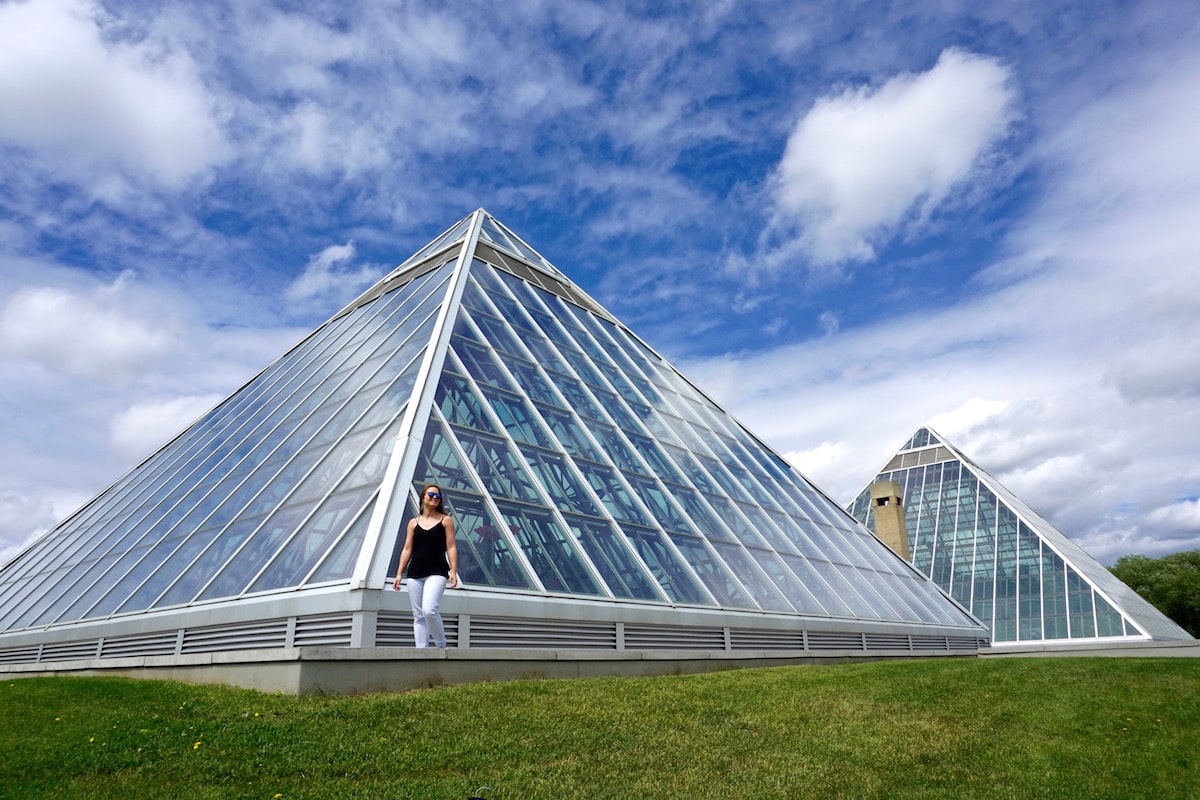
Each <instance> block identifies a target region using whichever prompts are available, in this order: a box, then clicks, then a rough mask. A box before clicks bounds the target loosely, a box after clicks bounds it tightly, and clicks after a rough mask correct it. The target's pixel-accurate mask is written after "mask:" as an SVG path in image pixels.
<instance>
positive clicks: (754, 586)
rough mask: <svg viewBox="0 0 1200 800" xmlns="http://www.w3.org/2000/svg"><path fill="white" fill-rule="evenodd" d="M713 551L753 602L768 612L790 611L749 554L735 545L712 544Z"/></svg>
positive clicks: (785, 601)
mask: <svg viewBox="0 0 1200 800" xmlns="http://www.w3.org/2000/svg"><path fill="white" fill-rule="evenodd" d="M713 549H714V550H716V551H717V554H718V555H720V556H721V558H722V559H723V560H724V561H725V563H726V564H728V565H729V566H730V568H731V569H732V570H733V572H734V574H735V575H737V577H738V580H739V581H741V583H742V585H743V586H745V587H746V589H747V590H748V591H749V592H750V594H751V595H752V596H753V598H754V601H755V602H756V603H757V604H758V605H759V606H760V607H762V608H765V609H767V610H768V611H792V610H793V609H792V606H791V604H790V603H788V601H787V600H785V599H783V595H781V594H779V590H778V589H776V588H775V585H774V584H773V583H771V581H770V580H768V579H767V576H766V575H764V574H762V572H761V571H760V570H759V568H758V566H757V565H756V564H755V563H754V562H753V561H752V560H751V559H750V556H749V554H748V553H747V552H746V551H744V550H742V549H741V548H739V547H737V546H736V545H732V544H727V545H721V544H714V545H713Z"/></svg>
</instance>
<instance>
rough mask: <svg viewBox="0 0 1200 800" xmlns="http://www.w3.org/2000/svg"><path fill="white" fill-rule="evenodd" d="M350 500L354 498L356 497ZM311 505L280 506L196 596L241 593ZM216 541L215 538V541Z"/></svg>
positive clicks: (205, 596)
mask: <svg viewBox="0 0 1200 800" xmlns="http://www.w3.org/2000/svg"><path fill="white" fill-rule="evenodd" d="M364 494H365V492H364ZM354 499H355V500H357V498H354ZM315 506H316V503H315V502H311V503H304V504H303V505H299V506H292V507H291V508H284V509H280V510H279V511H276V512H275V513H274V514H272V515H271V516H270V517H269V518H268V519H267V521H266V522H265V523H264V524H263V526H262V527H261V528H259V529H258V530H257V531H255V533H254V535H253V536H252V537H250V541H249V543H248V544H247V545H246V546H245V547H244V548H243V549H242V550H241V552H239V553H238V554H237V555H235V556H234V557H233V560H232V561H230V562H229V564H228V565H226V567H225V568H224V569H223V570H222V571H221V574H220V575H219V576H218V577H217V579H216V580H214V581H213V582H212V583H211V584H210V585H209V587H208V588H207V589H205V590H204V591H203V592H202V593H201V595H200V599H201V600H212V599H215V598H217V597H234V596H236V595H239V594H241V593H242V591H243V590H244V589H245V588H246V585H247V584H249V583H250V581H251V579H252V578H253V577H254V576H255V575H256V574H257V573H258V571H259V570H260V569H262V568H263V566H264V565H266V563H267V561H268V560H269V559H270V558H271V556H273V555H275V553H276V552H277V551H278V549H279V548H280V547H281V546H282V545H283V543H284V542H285V541H286V540H287V538H288V537H289V536H291V535H292V534H293V533H295V531H296V529H297V528H298V527H299V525H300V523H301V521H302V520H303V519H304V518H305V517H307V516H308V515H309V513H310V512H311V511H312V510H313V508H314V507H315ZM220 543H221V542H220V540H218V544H220ZM210 552H211V551H210ZM205 555H206V556H207V555H208V554H207V553H206V554H205Z"/></svg>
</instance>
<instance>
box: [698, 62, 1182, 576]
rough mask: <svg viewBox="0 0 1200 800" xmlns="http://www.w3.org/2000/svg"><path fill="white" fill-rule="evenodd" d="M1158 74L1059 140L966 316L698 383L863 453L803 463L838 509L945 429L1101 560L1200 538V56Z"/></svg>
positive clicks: (783, 438)
mask: <svg viewBox="0 0 1200 800" xmlns="http://www.w3.org/2000/svg"><path fill="white" fill-rule="evenodd" d="M1154 66H1155V68H1156V71H1155V72H1154V73H1152V74H1149V75H1145V76H1140V77H1139V80H1136V81H1135V80H1130V81H1129V82H1128V83H1127V84H1125V85H1123V86H1121V87H1120V90H1119V91H1113V92H1111V93H1110V94H1107V95H1104V96H1102V97H1100V98H1099V99H1098V100H1097V101H1096V103H1095V104H1094V105H1093V106H1091V107H1090V108H1086V109H1084V110H1083V111H1082V112H1081V113H1079V114H1078V115H1077V116H1075V117H1074V118H1072V119H1068V120H1066V121H1065V122H1064V125H1063V127H1061V128H1059V129H1057V130H1054V131H1052V132H1049V138H1047V139H1046V140H1044V141H1043V142H1042V143H1041V147H1040V148H1039V149H1038V150H1037V151H1036V154H1037V155H1038V156H1039V158H1040V173H1039V174H1040V176H1041V177H1042V178H1043V179H1044V180H1045V181H1046V183H1045V194H1044V195H1043V197H1042V199H1041V200H1040V202H1037V203H1035V204H1034V205H1033V206H1032V207H1031V208H1030V209H1029V210H1028V212H1027V216H1026V217H1025V218H1024V219H1023V220H1020V221H1018V222H1017V224H1016V225H1015V226H1014V227H1013V229H1012V233H1011V234H1010V235H1009V236H1008V238H1007V242H1006V245H1007V251H1008V253H1009V255H1008V256H1006V261H1005V262H1004V263H1003V264H1002V265H999V266H998V268H997V272H996V274H995V275H993V276H990V277H994V278H995V279H996V280H994V281H992V282H980V284H979V285H978V291H976V292H973V293H972V294H971V295H970V296H968V297H967V299H965V300H964V301H962V302H961V303H959V304H958V305H955V306H950V307H945V308H941V309H933V310H926V311H923V312H921V313H913V314H910V315H909V316H907V317H897V318H890V319H885V320H882V321H878V322H873V323H870V324H867V325H864V326H860V327H855V328H847V327H845V326H844V327H843V329H842V330H840V331H839V333H838V335H837V336H834V337H829V338H822V339H815V340H813V341H811V342H808V343H803V344H798V345H792V346H789V347H784V348H779V349H777V350H774V351H770V352H764V353H761V354H759V355H757V356H755V357H753V358H746V359H741V360H739V361H736V362H735V361H732V360H730V359H728V358H722V359H719V360H717V361H715V362H711V363H708V364H696V365H685V366H684V369H685V372H687V373H688V374H689V375H691V376H692V377H693V378H694V379H695V380H696V382H697V384H698V385H700V386H704V387H706V388H707V387H709V386H710V383H709V381H708V380H707V377H706V375H707V374H711V375H712V376H714V377H715V378H717V380H716V381H715V382H714V384H713V385H715V386H717V387H718V389H717V391H716V393H715V396H716V397H717V399H718V400H719V401H720V402H722V403H723V405H725V407H727V408H731V409H733V410H734V411H735V413H737V414H738V416H739V417H740V418H741V419H743V420H744V421H745V422H746V424H747V425H748V426H749V427H751V428H752V429H753V430H755V431H756V432H757V433H759V434H760V435H761V436H762V437H763V438H764V440H766V441H769V442H773V443H776V444H777V445H778V446H780V447H781V449H790V450H793V451H796V452H801V453H803V452H806V451H808V450H814V451H815V452H816V453H818V454H819V453H821V452H823V451H822V447H823V446H818V447H816V448H814V447H813V446H812V443H814V442H828V441H835V440H836V441H840V442H843V443H844V445H845V448H846V452H847V453H849V454H852V457H851V458H848V459H841V458H832V457H829V458H816V459H809V460H808V461H807V462H806V463H808V464H809V467H810V470H809V472H808V474H809V476H810V477H811V478H813V479H814V480H815V481H816V482H817V483H818V484H819V485H821V486H822V487H823V488H825V489H827V490H828V491H830V493H831V494H832V495H833V496H834V497H836V498H838V499H839V500H840V501H842V502H847V501H848V500H850V499H851V498H852V497H853V496H854V494H855V493H856V492H857V491H858V490H859V489H861V488H862V486H863V485H865V484H866V482H867V481H868V480H869V479H870V478H871V477H872V476H873V474H874V471H875V470H878V469H879V468H880V467H881V466H882V465H883V464H884V463H885V462H886V460H887V458H888V457H889V456H890V455H891V454H892V453H893V452H894V451H895V449H896V448H897V447H899V446H900V445H901V444H902V443H903V442H904V440H905V438H906V437H907V436H908V435H909V434H910V433H911V431H912V430H913V429H914V428H916V427H917V426H918V425H920V424H922V423H925V422H927V421H930V420H933V421H934V422H935V427H938V428H939V429H941V430H942V432H943V433H945V434H947V436H948V437H949V438H950V439H951V441H953V442H954V443H955V444H956V445H958V446H959V447H960V448H961V449H962V450H964V452H966V453H967V455H969V456H970V457H972V458H973V459H974V460H975V461H976V462H977V463H978V464H979V465H980V466H982V467H983V468H984V469H985V470H987V471H989V472H990V473H992V474H993V475H994V476H995V477H997V478H998V479H999V480H1000V481H1001V482H1002V483H1004V484H1006V485H1008V486H1009V487H1010V488H1011V489H1012V490H1013V491H1014V492H1016V493H1017V495H1018V496H1020V497H1021V498H1022V499H1023V500H1025V501H1026V502H1027V503H1028V504H1029V505H1030V506H1031V507H1032V508H1033V509H1034V510H1035V511H1038V512H1039V513H1041V514H1042V515H1043V516H1046V517H1047V518H1049V519H1050V521H1051V522H1053V523H1054V524H1055V525H1056V526H1057V527H1059V528H1060V529H1061V530H1062V531H1063V532H1065V533H1066V534H1067V535H1069V536H1072V537H1074V538H1078V539H1079V540H1080V541H1081V542H1083V543H1084V545H1085V546H1086V547H1087V548H1088V550H1089V551H1090V552H1092V553H1093V554H1094V555H1095V556H1096V557H1097V558H1100V559H1102V560H1104V561H1105V562H1106V563H1111V560H1112V559H1114V558H1115V557H1116V556H1118V555H1120V554H1122V553H1128V552H1144V553H1151V554H1161V553H1163V552H1169V551H1170V550H1172V549H1187V548H1195V547H1200V526H1196V525H1193V524H1192V523H1193V520H1194V518H1195V514H1196V510H1195V507H1194V506H1193V505H1192V504H1190V501H1189V503H1188V504H1181V503H1180V502H1179V501H1178V499H1177V498H1179V497H1194V496H1195V495H1196V493H1197V491H1198V490H1200V463H1198V462H1197V461H1196V459H1195V457H1194V454H1195V453H1196V452H1198V451H1200V406H1198V405H1197V404H1196V402H1195V398H1196V397H1197V396H1198V393H1200V382H1198V381H1197V378H1196V375H1197V374H1200V373H1198V368H1200V362H1198V361H1197V359H1198V358H1200V356H1198V355H1197V353H1198V352H1200V351H1198V350H1197V348H1195V347H1194V346H1192V345H1191V343H1193V342H1196V341H1200V316H1198V315H1197V314H1196V313H1195V302H1194V298H1195V297H1196V296H1198V295H1200V272H1198V271H1197V270H1196V268H1195V266H1196V264H1197V263H1200V229H1198V228H1197V227H1196V226H1195V225H1194V224H1190V223H1185V221H1184V220H1185V219H1195V218H1196V216H1197V215H1198V214H1200V162H1197V160H1196V159H1195V158H1194V157H1193V152H1192V151H1193V149H1194V148H1193V147H1192V146H1191V145H1190V144H1189V143H1188V142H1190V141H1191V138H1194V137H1189V136H1188V135H1185V134H1183V133H1181V131H1189V132H1191V133H1192V134H1196V135H1200V61H1197V60H1196V59H1195V58H1194V57H1192V56H1191V55H1188V56H1187V57H1185V58H1182V59H1180V58H1175V59H1172V58H1169V57H1166V55H1165V54H1159V56H1158V57H1156V60H1155V62H1154ZM1131 161H1132V162H1133V163H1136V164H1138V165H1139V169H1136V170H1131V169H1129V168H1128V164H1129V163H1130V162H1131ZM1013 267H1015V268H1013ZM1001 270H1003V274H1001ZM952 434H953V435H952ZM835 437H836V439H835ZM1154 509H1158V510H1157V511H1155V510H1154Z"/></svg>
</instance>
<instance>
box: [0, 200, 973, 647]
mask: <svg viewBox="0 0 1200 800" xmlns="http://www.w3.org/2000/svg"><path fill="white" fill-rule="evenodd" d="M425 482H436V483H439V484H440V485H441V486H442V487H443V490H444V493H445V497H446V506H447V509H448V510H449V511H450V512H451V513H452V514H453V515H454V517H455V520H456V522H457V529H458V552H459V574H460V576H461V578H462V580H463V582H464V588H462V589H461V590H451V591H450V592H448V593H447V597H446V599H445V601H444V603H443V614H444V616H445V617H446V621H447V629H448V633H449V635H450V639H451V646H452V647H453V646H458V647H489V646H491V647H555V648H584V647H597V648H608V649H615V650H622V649H638V648H641V649H651V648H698V649H713V650H721V649H725V650H731V649H738V648H751V647H753V648H760V649H761V648H778V649H801V650H804V649H819V648H821V647H830V648H833V647H838V648H844V647H850V648H852V649H896V648H900V649H950V650H953V649H964V650H974V649H976V648H977V647H978V645H979V644H980V643H981V642H985V641H986V639H987V632H986V630H985V629H984V628H983V627H982V626H981V625H980V624H979V623H978V621H977V620H975V619H973V618H971V617H970V615H969V614H967V613H966V612H965V611H964V610H963V609H962V608H961V607H959V606H958V605H956V604H955V603H954V602H952V601H951V600H950V599H949V598H948V597H947V596H946V595H945V594H943V593H942V592H941V591H940V590H939V589H938V588H937V587H936V586H935V585H934V584H933V583H932V582H931V581H929V580H928V579H926V578H925V577H924V576H923V575H921V574H920V573H918V572H917V571H915V570H913V569H912V568H911V567H910V566H909V565H908V564H906V563H905V562H903V561H902V560H901V559H899V558H897V557H896V556H894V555H893V554H892V553H891V551H890V550H888V549H887V548H885V547H884V546H882V545H881V544H880V543H879V542H878V541H877V540H875V539H874V538H873V537H872V536H871V535H870V533H868V531H867V530H866V529H865V528H863V527H862V526H860V525H859V524H858V523H857V522H855V521H854V520H853V519H852V518H851V517H850V516H849V515H848V514H846V513H845V511H844V510H842V509H841V508H840V507H838V506H837V504H836V503H834V502H833V501H832V500H830V499H829V498H828V497H827V496H826V495H825V494H823V493H822V492H821V491H819V490H818V489H816V488H815V487H814V486H813V485H812V484H811V483H809V482H808V481H807V480H806V479H805V478H804V477H803V476H802V475H800V474H798V473H797V472H796V471H795V470H794V469H793V468H792V467H791V466H789V465H788V464H787V463H786V462H785V461H784V460H783V459H781V458H780V457H779V456H778V455H776V454H775V453H774V452H773V451H771V450H770V449H769V448H768V447H767V446H765V445H764V444H763V443H762V442H761V441H759V440H758V439H757V438H756V437H755V436H754V435H753V434H751V433H750V432H749V431H748V430H746V428H744V427H743V426H742V425H740V424H739V423H738V422H737V421H736V420H734V419H733V418H732V417H731V416H730V415H729V414H728V413H726V412H725V411H724V410H723V409H721V408H720V407H719V406H718V405H717V404H715V403H714V402H712V401H711V400H710V399H709V398H708V397H707V396H705V395H704V393H703V392H701V391H700V390H698V389H697V388H696V387H695V386H694V385H692V384H691V383H690V382H689V381H688V380H687V379H686V378H684V377H683V376H682V375H681V374H680V373H679V372H678V371H676V370H675V369H674V368H673V367H672V366H671V365H670V364H668V363H667V362H666V361H665V360H664V359H663V358H662V357H661V356H659V355H658V354H657V353H656V352H654V351H653V350H652V349H650V348H649V347H648V346H647V345H646V344H644V343H643V342H642V341H641V340H640V339H639V338H638V337H637V336H636V335H634V334H633V333H632V332H631V331H629V330H628V329H627V328H626V327H625V326H623V325H622V324H621V323H620V322H618V321H617V320H616V319H615V318H614V317H613V316H612V315H611V314H610V313H608V312H607V311H606V310H605V309H604V308H602V307H601V306H600V305H599V304H597V303H596V302H595V301H594V300H592V299H591V298H590V297H588V296H587V295H586V294H584V293H583V292H582V291H581V290H580V289H579V288H578V287H576V286H575V285H574V284H573V283H572V282H571V281H570V280H568V279H567V278H566V276H564V275H563V274H562V273H561V272H559V271H558V270H557V269H556V268H555V267H553V266H552V265H551V264H550V263H549V262H547V261H546V260H545V259H544V258H542V256H540V255H539V254H538V253H537V252H535V251H534V250H533V249H532V248H530V247H529V246H528V245H527V244H525V243H524V242H523V241H522V240H521V239H519V238H518V237H517V236H516V235H514V234H513V233H512V232H510V231H509V230H508V229H506V228H505V227H504V226H503V225H501V224H500V223H499V222H497V221H496V220H495V219H494V218H493V217H491V216H490V215H489V214H487V213H486V212H484V211H483V210H482V209H481V210H479V211H476V212H474V213H473V214H471V215H470V216H468V217H466V218H465V219H463V220H461V221H460V222H458V223H457V224H456V225H454V226H452V227H451V228H450V229H449V230H447V231H446V232H445V233H444V234H442V235H441V236H439V237H438V238H437V239H435V240H434V241H433V242H431V243H430V244H429V245H427V246H426V247H425V248H423V249H422V250H421V251H420V252H418V253H417V254H416V255H414V256H413V257H412V258H410V259H409V260H408V261H406V262H405V263H404V264H402V265H401V266H399V267H398V268H397V269H395V270H394V271H392V272H391V273H390V274H389V275H387V276H386V277H385V278H384V279H383V280H381V281H380V282H379V283H378V284H377V285H376V286H374V287H372V288H371V289H370V290H368V291H367V292H365V293H364V294H362V295H361V296H360V297H358V298H357V299H356V300H354V301H353V302H352V303H350V304H349V305H348V306H346V308H344V309H342V310H341V311H340V312H339V313H338V314H336V315H335V316H334V317H333V318H332V319H330V320H329V321H328V322H326V323H325V324H324V325H322V326H321V327H320V328H318V329H317V330H316V331H314V332H313V333H312V334H310V335H309V336H308V337H306V338H305V339H304V340H303V341H301V342H300V343H299V344H297V345H296V346H295V347H294V348H293V349H292V350H290V351H289V352H288V353H286V354H284V355H283V356H282V357H281V358H279V359H278V360H276V361H275V362H274V363H273V364H271V365H270V366H268V367H267V368H266V369H264V370H263V371H262V372H261V373H260V374H258V375H257V376H255V377H254V378H253V379H252V380H250V381H249V382H248V383H247V384H245V385H244V386H242V387H241V388H240V389H238V390H237V391H236V392H234V393H233V394H232V395H231V396H230V397H228V398H227V399H226V400H224V401H223V402H222V403H220V404H219V405H217V406H216V407H215V408H213V409H212V410H211V411H210V412H208V413H207V414H205V415H204V416H203V417H202V418H201V419H199V420H197V421H196V422H195V423H193V424H192V425H191V426H190V427H188V428H187V429H186V430H185V431H183V432H182V433H181V434H179V435H178V436H177V437H176V438H175V439H174V440H172V441H170V442H168V443H167V444H166V445H164V446H163V447H162V448H161V449H160V450H158V451H157V452H155V453H154V454H153V455H151V456H150V457H149V458H147V459H146V460H145V461H143V462H142V463H140V464H138V465H137V466H136V467H134V468H133V469H131V470H130V471H129V472H128V473H127V474H125V475H123V476H122V477H121V478H120V479H118V480H117V481H116V482H115V483H113V484H112V485H111V486H110V487H108V488H107V489H106V490H104V491H103V492H102V493H101V494H100V495H99V496H98V497H96V498H95V499H94V500H92V501H91V502H89V503H87V504H86V505H85V506H84V507H82V508H81V509H80V510H79V511H77V512H76V513H75V514H74V515H73V516H71V517H70V518H69V519H67V520H65V521H64V522H62V523H61V524H60V525H58V526H57V527H56V528H54V529H53V530H51V531H50V532H48V533H47V534H46V535H44V536H43V537H41V538H40V539H39V540H37V541H36V542H35V543H33V544H32V545H31V546H29V547H28V548H27V549H26V550H25V551H24V552H22V553H20V554H19V555H18V556H17V557H16V558H15V559H14V560H12V561H11V562H10V563H8V564H7V565H5V566H4V567H3V568H2V569H0V663H27V662H41V661H48V660H54V659H68V658H85V657H86V658H105V657H108V656H122V655H145V654H167V655H169V654H176V655H178V654H187V653H194V652H212V651H220V650H236V649H241V648H264V647H299V646H304V645H326V646H335V647H336V646H345V647H379V646H400V645H410V644H411V643H412V639H411V636H412V633H411V626H410V620H411V618H410V617H409V616H408V604H407V597H406V596H405V594H404V592H395V591H393V590H391V589H390V586H389V584H390V576H391V575H393V574H394V569H395V565H396V563H397V559H398V550H399V547H398V546H399V539H400V537H399V535H398V533H399V531H400V530H402V526H403V525H404V524H405V523H406V522H407V519H408V518H409V515H411V514H413V513H414V511H415V509H416V492H417V491H419V489H420V487H421V486H422V484H423V483H425Z"/></svg>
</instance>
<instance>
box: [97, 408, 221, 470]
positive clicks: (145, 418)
mask: <svg viewBox="0 0 1200 800" xmlns="http://www.w3.org/2000/svg"><path fill="white" fill-rule="evenodd" d="M220 400H221V395H217V394H208V395H198V396H194V397H176V398H173V399H171V400H159V401H153V402H146V403H138V404H136V405H134V406H131V407H130V408H127V409H126V410H124V411H122V412H121V413H119V414H117V416H116V417H115V418H114V419H113V421H112V424H111V426H110V436H111V441H112V445H113V447H115V448H116V449H117V450H118V451H119V452H121V453H123V454H126V455H128V456H129V457H131V458H132V457H139V456H146V455H149V454H150V453H151V452H153V451H154V450H155V449H156V448H158V447H160V446H161V445H163V444H165V443H166V442H168V441H170V440H171V439H173V438H174V437H175V435H176V434H178V433H179V432H180V431H182V430H183V429H184V428H185V427H187V426H188V425H189V424H191V423H192V422H195V421H196V419H197V418H198V417H200V416H201V415H202V414H204V413H205V412H206V411H208V410H209V409H210V408H212V407H213V406H215V405H216V404H217V403H218V402H220Z"/></svg>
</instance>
